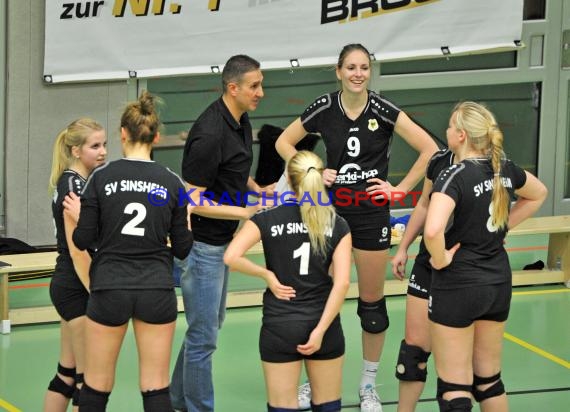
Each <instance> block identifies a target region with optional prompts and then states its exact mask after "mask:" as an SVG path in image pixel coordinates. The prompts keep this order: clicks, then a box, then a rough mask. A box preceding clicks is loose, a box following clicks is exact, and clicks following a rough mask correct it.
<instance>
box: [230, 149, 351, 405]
mask: <svg viewBox="0 0 570 412" xmlns="http://www.w3.org/2000/svg"><path fill="white" fill-rule="evenodd" d="M322 173H323V164H322V161H321V160H320V159H319V157H318V156H316V155H315V154H313V153H311V152H306V151H301V152H298V153H297V154H296V155H295V156H293V157H292V158H291V159H290V160H289V162H288V164H287V174H288V178H289V183H290V186H291V188H292V189H293V191H294V192H295V195H296V199H293V200H292V201H291V202H285V203H284V204H283V205H281V206H278V207H275V208H273V209H269V210H266V211H263V212H260V213H258V214H257V215H255V216H254V217H253V218H251V220H249V221H247V222H246V223H245V224H244V226H243V228H242V229H241V230H240V231H239V232H238V233H237V235H236V237H235V238H234V240H233V241H232V242H231V243H230V245H229V246H228V249H227V251H226V252H225V255H224V262H225V263H226V264H227V265H229V266H230V267H231V268H232V269H234V270H237V271H239V272H242V273H245V274H248V275H252V276H258V277H261V278H262V279H264V280H265V281H266V283H267V286H268V288H267V290H266V291H265V294H264V297H263V326H262V328H261V333H260V340H259V349H260V354H261V360H262V365H263V371H264V375H265V383H266V388H267V400H268V403H267V410H268V411H270V412H284V411H295V410H298V408H299V405H298V400H297V383H298V381H299V377H300V373H301V367H302V363H303V362H304V363H305V367H306V369H307V372H308V375H309V379H310V383H311V385H312V388H313V397H312V403H311V408H312V410H313V411H322V412H333V411H339V410H340V407H341V400H340V396H341V381H342V363H343V358H344V356H343V355H344V336H343V333H342V328H341V324H340V317H339V311H340V309H341V306H342V303H343V302H344V298H345V295H346V292H347V290H348V286H349V275H350V252H351V236H350V233H349V229H348V225H347V223H346V221H345V220H344V219H343V218H341V217H340V216H338V215H337V214H336V213H335V211H334V208H333V207H332V206H331V204H330V200H329V198H328V194H327V192H326V191H325V187H324V185H323V182H322ZM260 240H261V241H262V242H263V250H264V255H265V262H266V267H263V266H260V265H257V264H256V263H254V262H252V261H250V260H249V259H248V258H246V257H245V256H244V255H245V253H246V251H247V250H248V249H249V248H250V247H251V246H253V245H254V244H255V243H257V242H259V241H260ZM331 263H333V264H334V269H335V270H334V274H333V275H332V276H331V275H329V273H328V269H329V266H330V265H331Z"/></svg>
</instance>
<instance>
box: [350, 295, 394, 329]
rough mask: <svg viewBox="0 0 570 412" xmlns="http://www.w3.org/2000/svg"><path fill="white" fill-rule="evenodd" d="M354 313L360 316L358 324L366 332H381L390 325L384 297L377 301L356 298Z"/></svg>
mask: <svg viewBox="0 0 570 412" xmlns="http://www.w3.org/2000/svg"><path fill="white" fill-rule="evenodd" d="M356 313H357V314H358V316H359V317H360V326H361V327H362V329H363V330H364V331H366V332H368V333H382V332H384V331H385V330H386V329H388V326H390V320H389V319H388V311H387V310H386V298H382V299H380V300H379V301H377V302H364V301H363V300H361V299H360V298H358V309H357V311H356Z"/></svg>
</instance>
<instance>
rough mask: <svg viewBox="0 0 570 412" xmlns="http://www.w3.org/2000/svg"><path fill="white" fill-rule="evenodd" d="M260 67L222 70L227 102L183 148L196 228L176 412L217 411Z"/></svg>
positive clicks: (243, 63)
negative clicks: (232, 258) (217, 365)
mask: <svg viewBox="0 0 570 412" xmlns="http://www.w3.org/2000/svg"><path fill="white" fill-rule="evenodd" d="M259 67H260V65H259V62H257V61H256V60H254V59H252V58H251V57H248V56H245V55H237V56H233V57H231V58H230V59H229V60H228V61H227V62H226V65H225V66H224V70H223V72H222V82H223V86H224V93H223V95H222V96H221V97H220V98H219V99H218V100H216V101H215V102H213V103H212V104H211V105H210V106H209V107H208V108H207V109H206V110H205V111H204V112H203V113H202V114H201V115H200V117H199V118H198V120H196V122H195V123H194V125H193V126H192V129H191V130H190V133H189V134H188V139H187V140H186V145H185V147H184V156H183V159H182V176H183V178H184V180H185V181H186V182H187V189H188V192H187V197H188V198H189V201H190V204H195V205H196V208H194V210H193V212H192V215H191V221H192V231H193V232H194V238H195V243H194V247H193V249H192V252H191V253H190V255H189V256H188V263H187V267H186V269H185V271H184V273H183V274H182V278H181V282H180V285H181V287H182V295H183V299H184V310H185V312H186V320H187V322H188V330H187V331H186V336H185V338H184V342H183V344H182V348H181V350H180V354H179V356H178V360H177V362H176V367H175V369H174V372H173V375H172V383H171V397H172V403H173V406H174V408H175V409H182V410H184V409H186V410H188V412H208V411H213V410H214V390H213V384H212V354H213V353H214V350H215V349H216V341H217V337H218V330H219V329H220V327H221V325H222V322H223V320H224V316H225V306H226V292H227V281H228V268H227V266H225V265H224V261H223V257H224V251H225V249H226V246H227V244H228V243H229V242H230V240H231V239H232V237H233V234H234V232H235V230H236V228H237V226H238V222H239V220H240V219H248V218H249V217H250V216H251V215H252V214H253V213H255V211H256V210H257V206H248V207H245V203H246V199H247V196H246V192H247V190H248V189H249V190H251V191H254V192H257V193H259V191H260V189H259V186H258V185H257V184H256V183H255V182H254V180H253V179H252V178H251V177H249V170H250V168H251V163H252V158H253V153H252V140H253V138H252V131H251V124H250V122H249V117H248V115H247V112H248V111H251V110H255V109H256V108H257V105H258V103H259V100H260V99H261V98H262V97H263V88H262V85H261V83H262V81H263V75H262V73H261V70H260V68H259Z"/></svg>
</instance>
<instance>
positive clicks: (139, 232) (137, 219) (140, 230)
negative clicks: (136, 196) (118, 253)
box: [121, 203, 146, 236]
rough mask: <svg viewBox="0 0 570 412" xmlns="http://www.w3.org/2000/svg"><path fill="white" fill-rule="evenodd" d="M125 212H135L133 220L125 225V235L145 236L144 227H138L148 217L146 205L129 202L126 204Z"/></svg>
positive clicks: (129, 213)
mask: <svg viewBox="0 0 570 412" xmlns="http://www.w3.org/2000/svg"><path fill="white" fill-rule="evenodd" d="M123 213H125V214H127V215H132V214H133V213H134V214H135V215H134V216H133V218H132V219H131V220H129V221H128V222H127V224H126V225H125V226H123V230H121V233H122V234H123V235H131V236H144V227H137V225H138V224H139V223H141V222H142V221H143V220H144V218H145V217H146V207H145V206H144V205H143V204H142V203H129V204H128V205H126V206H125V210H123Z"/></svg>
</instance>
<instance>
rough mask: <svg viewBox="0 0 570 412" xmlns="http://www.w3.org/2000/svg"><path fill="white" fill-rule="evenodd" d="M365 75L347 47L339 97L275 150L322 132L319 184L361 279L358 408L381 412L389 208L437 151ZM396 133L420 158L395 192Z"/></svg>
mask: <svg viewBox="0 0 570 412" xmlns="http://www.w3.org/2000/svg"><path fill="white" fill-rule="evenodd" d="M370 71H371V60H370V53H369V52H368V50H367V49H366V48H365V47H364V46H362V45H361V44H349V45H346V46H345V47H344V48H343V49H342V51H341V53H340V55H339V59H338V63H337V65H336V76H337V78H338V80H340V82H341V90H340V91H336V92H333V93H329V94H325V95H323V96H320V97H319V98H317V99H316V100H315V101H314V102H313V103H312V104H311V105H310V106H309V107H308V108H307V109H306V110H305V112H304V113H303V114H302V115H301V116H300V117H299V118H297V119H296V120H295V121H294V122H293V123H291V124H290V125H289V126H288V127H287V128H286V129H285V130H284V131H283V133H282V134H281V136H280V137H279V139H278V140H277V142H276V145H275V147H276V149H277V151H278V152H279V154H280V155H281V157H283V158H284V159H285V160H289V159H290V158H291V157H292V156H293V155H294V154H295V152H296V150H295V145H296V144H297V143H298V142H299V141H301V140H302V139H303V137H305V135H306V134H307V133H309V132H311V133H320V134H321V136H322V138H323V141H324V144H325V147H326V152H327V159H326V160H327V165H326V167H327V168H326V169H325V170H324V172H323V180H324V183H325V184H326V185H327V186H330V187H331V188H332V193H333V202H334V203H335V206H336V209H337V212H338V213H339V214H340V215H341V216H342V217H344V218H345V219H346V221H347V222H348V225H349V227H350V230H351V233H352V239H353V255H354V261H355V265H356V271H357V274H358V294H359V299H358V311H357V313H358V315H359V317H360V320H361V327H362V351H363V358H364V360H363V368H362V375H361V379H360V391H359V397H360V409H361V411H364V412H379V411H381V410H382V406H381V403H380V398H379V396H378V394H377V392H376V389H375V386H376V374H377V372H378V365H379V362H380V355H381V353H382V349H383V346H384V338H385V331H386V329H387V328H388V325H389V321H388V313H387V311H386V300H385V298H384V280H385V276H386V265H387V263H388V250H389V248H390V238H391V229H390V210H389V207H390V201H391V200H392V199H393V198H394V197H395V196H396V195H397V196H399V198H400V199H401V194H402V193H407V192H409V191H410V190H411V189H412V188H413V187H414V186H415V185H416V183H418V181H419V180H420V179H421V178H422V176H423V174H424V170H425V168H426V165H427V162H428V160H429V159H430V157H431V155H432V154H433V153H434V152H435V151H436V150H437V145H436V144H435V142H434V141H433V140H432V139H431V137H430V136H429V135H428V134H427V133H426V132H425V131H424V130H423V129H422V128H421V127H419V126H418V125H417V124H416V123H414V122H413V121H412V120H411V119H410V118H409V117H408V116H407V115H406V114H405V113H404V112H403V111H401V110H400V109H399V108H398V107H397V106H395V105H394V104H393V103H391V102H390V101H388V100H387V99H386V98H384V97H382V96H380V95H379V94H377V93H375V92H373V91H370V90H368V83H369V81H370ZM394 131H395V132H396V133H397V134H398V135H399V136H401V137H402V138H403V139H404V141H406V142H407V143H408V144H409V145H410V146H411V147H412V148H413V149H415V150H416V151H417V152H418V153H419V156H418V158H417V160H416V162H415V163H414V165H413V166H412V168H411V169H410V170H409V171H408V173H407V174H406V176H405V177H404V178H403V179H402V180H401V181H400V183H398V185H397V186H392V185H391V184H390V183H389V182H388V181H387V180H386V179H387V176H388V159H389V153H390V143H391V140H392V135H393V132H394ZM341 191H342V192H343V196H342V199H341V198H340V192H341ZM375 192H380V193H381V194H380V195H378V194H377V193H376V194H375ZM347 193H348V194H349V195H348V199H347ZM363 194H365V195H366V196H365V198H364V199H363ZM378 200H382V201H381V202H379V201H378ZM333 270H334V269H333ZM310 389H311V388H310V385H308V384H305V385H302V386H301V387H300V388H299V403H300V406H301V408H306V407H307V406H308V403H309V400H310V397H311V391H310Z"/></svg>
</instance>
